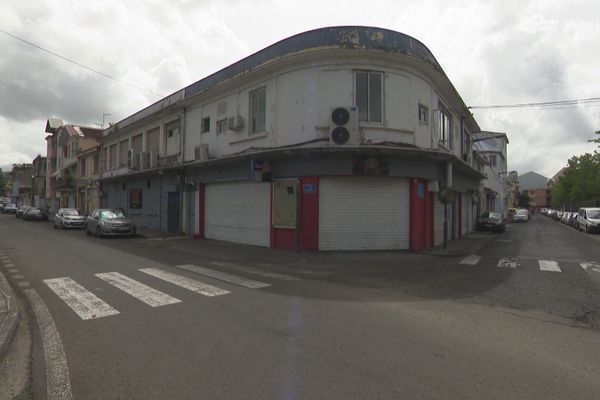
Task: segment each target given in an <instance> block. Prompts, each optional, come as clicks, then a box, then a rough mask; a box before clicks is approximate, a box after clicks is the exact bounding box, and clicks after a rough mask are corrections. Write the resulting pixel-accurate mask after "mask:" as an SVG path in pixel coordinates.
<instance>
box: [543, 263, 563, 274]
mask: <svg viewBox="0 0 600 400" xmlns="http://www.w3.org/2000/svg"><path fill="white" fill-rule="evenodd" d="M538 265H539V266H540V271H548V272H562V271H561V269H560V267H559V266H558V263H557V262H556V261H551V260H538Z"/></svg>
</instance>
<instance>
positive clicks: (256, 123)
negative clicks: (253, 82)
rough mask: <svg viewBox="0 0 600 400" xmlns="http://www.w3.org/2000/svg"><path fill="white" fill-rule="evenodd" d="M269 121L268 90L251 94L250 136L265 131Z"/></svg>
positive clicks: (261, 89)
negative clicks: (267, 120)
mask: <svg viewBox="0 0 600 400" xmlns="http://www.w3.org/2000/svg"><path fill="white" fill-rule="evenodd" d="M266 119H267V88H264V87H263V88H260V89H256V90H254V91H252V92H250V132H249V133H250V135H255V134H257V133H262V132H264V131H265V126H266Z"/></svg>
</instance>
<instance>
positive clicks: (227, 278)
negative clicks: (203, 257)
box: [175, 264, 271, 289]
mask: <svg viewBox="0 0 600 400" xmlns="http://www.w3.org/2000/svg"><path fill="white" fill-rule="evenodd" d="M175 268H179V269H183V270H186V271H190V272H194V273H196V274H200V275H204V276H208V277H210V278H215V279H219V280H221V281H224V282H229V283H233V284H234V285H239V286H243V287H247V288H250V289H260V288H264V287H268V286H271V284H269V283H265V282H260V281H255V280H252V279H247V278H242V277H240V276H236V275H232V274H228V273H225V272H220V271H215V270H213V269H208V268H204V267H199V266H197V265H191V264H186V265H176V266H175Z"/></svg>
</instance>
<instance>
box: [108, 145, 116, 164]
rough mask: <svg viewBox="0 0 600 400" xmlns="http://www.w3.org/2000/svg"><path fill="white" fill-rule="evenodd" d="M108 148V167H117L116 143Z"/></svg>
mask: <svg viewBox="0 0 600 400" xmlns="http://www.w3.org/2000/svg"><path fill="white" fill-rule="evenodd" d="M108 150H109V151H108V168H110V169H112V168H117V144H116V143H115V144H111V145H110V148H109V149H108Z"/></svg>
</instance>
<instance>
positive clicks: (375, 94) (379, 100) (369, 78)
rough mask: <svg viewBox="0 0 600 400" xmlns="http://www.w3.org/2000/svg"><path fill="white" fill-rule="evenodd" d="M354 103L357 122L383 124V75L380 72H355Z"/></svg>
mask: <svg viewBox="0 0 600 400" xmlns="http://www.w3.org/2000/svg"><path fill="white" fill-rule="evenodd" d="M355 103H356V106H357V107H358V120H359V121H361V122H375V123H381V122H383V74H382V73H381V72H357V73H356V96H355Z"/></svg>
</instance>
